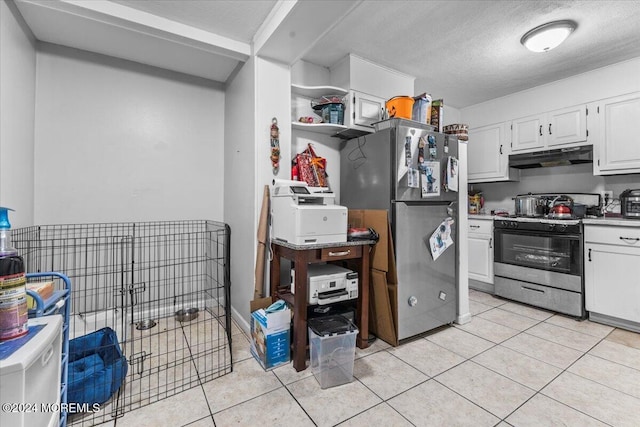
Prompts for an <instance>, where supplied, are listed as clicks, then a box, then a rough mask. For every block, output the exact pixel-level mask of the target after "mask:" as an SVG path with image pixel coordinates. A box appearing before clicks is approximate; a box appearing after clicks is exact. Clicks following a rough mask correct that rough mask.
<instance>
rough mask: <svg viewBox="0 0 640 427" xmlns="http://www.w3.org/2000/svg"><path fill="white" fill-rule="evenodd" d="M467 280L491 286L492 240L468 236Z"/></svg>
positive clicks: (484, 237) (479, 236) (488, 237)
mask: <svg viewBox="0 0 640 427" xmlns="http://www.w3.org/2000/svg"><path fill="white" fill-rule="evenodd" d="M469 278H470V279H475V280H478V281H480V282H485V283H491V284H493V238H492V237H491V236H484V235H473V234H469Z"/></svg>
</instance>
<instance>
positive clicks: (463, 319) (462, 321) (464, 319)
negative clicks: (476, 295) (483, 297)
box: [456, 313, 471, 325]
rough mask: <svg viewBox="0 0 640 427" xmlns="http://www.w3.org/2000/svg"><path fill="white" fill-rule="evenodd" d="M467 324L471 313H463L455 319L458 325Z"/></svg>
mask: <svg viewBox="0 0 640 427" xmlns="http://www.w3.org/2000/svg"><path fill="white" fill-rule="evenodd" d="M469 322H471V313H465V314H463V315H459V316H458V317H456V323H457V324H458V325H464V324H465V323H469Z"/></svg>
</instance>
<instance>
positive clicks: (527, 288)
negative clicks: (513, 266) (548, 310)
mask: <svg viewBox="0 0 640 427" xmlns="http://www.w3.org/2000/svg"><path fill="white" fill-rule="evenodd" d="M522 289H526V290H528V291H534V292H539V293H541V294H544V291H543V290H541V289H534V288H530V287H528V286H523V287H522Z"/></svg>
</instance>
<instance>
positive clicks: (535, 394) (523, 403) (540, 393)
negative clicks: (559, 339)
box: [503, 325, 614, 426]
mask: <svg viewBox="0 0 640 427" xmlns="http://www.w3.org/2000/svg"><path fill="white" fill-rule="evenodd" d="M556 326H557V325H556ZM538 338H539V337H538ZM541 339H542V338H541ZM604 339H605V338H601V339H600V341H598V342H597V343H596V344H594V345H593V346H592V347H591V348H590V349H589V350H587V351H585V352H583V353H582V355H581V356H580V357H578V358H577V359H576V360H574V361H573V362H571V363H570V364H569V365H568V366H567V367H566V368H564V369H563V370H562V371H561V372H560V373H559V374H558V375H556V376H555V377H553V379H551V380H550V381H549V382H548V383H547V384H545V385H544V386H543V387H542V388H541V389H540V390H535V393H534V394H533V396H531V397H530V398H529V399H527V400H525V401H524V402H522V404H521V405H519V406H518V407H517V408H515V409H514V410H513V411H512V412H511V413H510V414H509V415H507V416H506V417H505V418H504V419H503V421H505V422H507V421H506V419H507V418H509V417H510V416H511V415H513V414H514V413H515V412H516V411H518V409H520V408H521V407H523V406H524V405H525V404H526V403H527V402H529V401H530V400H532V399H533V398H534V397H535V396H537V395H541V396H544V397H546V398H548V399H551V400H553V401H555V402H557V403H559V404H561V405H564V406H566V407H568V408H571V409H573V410H574V411H576V412H579V413H581V414H583V415H585V416H587V417H589V418H592V419H594V420H596V421H600V422H602V423H604V424H606V425H609V426H610V425H611V424H609V423H607V422H605V421H602V420H600V419H598V418H596V417H593V416H591V415H589V414H587V413H584V412H582V411H581V410H579V409H577V408H574V407H573V406H571V405H568V404H566V403H564V402H561V401H559V400H556V399H554V398H553V397H551V396H547V395H546V394H544V393H542V390H544V389H545V388H546V387H548V386H549V385H550V384H551V383H552V382H554V381H555V380H556V379H558V378H559V377H560V376H561V375H562V374H564V373H565V372H568V369H569V368H570V367H571V366H573V365H574V364H575V363H577V362H578V360H580V359H582V358H583V357H584V356H585V355H586V354H587V353H588V352H589V351H591V350H593V348H594V347H596V346H597V345H598V344H600V343H601V342H602V341H603V340H604ZM550 342H552V341H550ZM556 344H557V343H556ZM567 348H569V347H567ZM574 350H575V349H574ZM578 351H580V350H578ZM536 360H537V359H536ZM569 373H570V374H573V372H569ZM573 375H576V376H579V377H580V378H584V377H582V376H581V375H577V374H573ZM584 379H586V380H587V381H593V380H590V379H589V378H584ZM593 382H595V383H596V384H600V383H598V382H596V381H593ZM600 385H602V386H604V387H606V386H605V385H604V384H600ZM608 388H611V387H608ZM611 390H614V389H611Z"/></svg>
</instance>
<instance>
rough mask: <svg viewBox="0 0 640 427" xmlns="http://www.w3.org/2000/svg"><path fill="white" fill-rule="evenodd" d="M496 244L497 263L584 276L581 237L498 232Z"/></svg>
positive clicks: (535, 232)
mask: <svg viewBox="0 0 640 427" xmlns="http://www.w3.org/2000/svg"><path fill="white" fill-rule="evenodd" d="M494 240H495V249H494V262H496V263H500V264H504V265H509V266H513V267H525V268H527V269H534V270H539V271H541V272H551V273H559V274H564V275H567V274H568V275H572V276H578V277H581V276H582V239H581V238H580V235H577V234H560V233H546V232H539V231H525V230H512V229H495V236H494Z"/></svg>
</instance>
